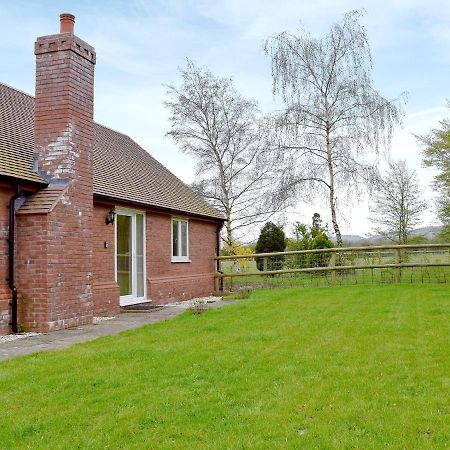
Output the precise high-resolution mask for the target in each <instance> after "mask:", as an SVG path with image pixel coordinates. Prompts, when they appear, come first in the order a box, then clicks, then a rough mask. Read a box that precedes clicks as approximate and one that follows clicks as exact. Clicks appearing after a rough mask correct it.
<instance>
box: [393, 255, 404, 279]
mask: <svg viewBox="0 0 450 450" xmlns="http://www.w3.org/2000/svg"><path fill="white" fill-rule="evenodd" d="M394 252H395V264H400V263H401V262H402V256H401V253H400V252H401V250H400V249H399V248H396V249H395V250H394ZM394 276H395V282H396V283H400V279H401V276H402V269H401V268H400V267H398V268H396V269H394Z"/></svg>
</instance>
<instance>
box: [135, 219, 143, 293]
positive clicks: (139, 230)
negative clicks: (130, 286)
mask: <svg viewBox="0 0 450 450" xmlns="http://www.w3.org/2000/svg"><path fill="white" fill-rule="evenodd" d="M144 238H145V237H144V216H143V215H142V214H136V296H137V297H143V296H144V283H145V280H144Z"/></svg>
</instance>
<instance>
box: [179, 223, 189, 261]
mask: <svg viewBox="0 0 450 450" xmlns="http://www.w3.org/2000/svg"><path fill="white" fill-rule="evenodd" d="M180 225H181V256H187V238H188V236H187V222H184V221H183V222H180Z"/></svg>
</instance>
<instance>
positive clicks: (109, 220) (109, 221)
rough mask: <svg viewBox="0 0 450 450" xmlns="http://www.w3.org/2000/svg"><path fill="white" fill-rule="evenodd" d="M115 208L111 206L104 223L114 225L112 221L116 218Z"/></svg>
mask: <svg viewBox="0 0 450 450" xmlns="http://www.w3.org/2000/svg"><path fill="white" fill-rule="evenodd" d="M116 215H117V212H116V209H115V208H112V209H111V211H109V213H108V214H107V215H106V219H105V223H106V225H109V224H111V225H114V221H115V220H116Z"/></svg>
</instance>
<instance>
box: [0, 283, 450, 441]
mask: <svg viewBox="0 0 450 450" xmlns="http://www.w3.org/2000/svg"><path fill="white" fill-rule="evenodd" d="M449 294H450V290H449V287H448V286H447V285H426V284H423V285H404V286H403V285H389V286H353V287H333V288H319V289H282V290H262V291H255V292H253V294H252V295H251V297H250V298H249V299H247V300H242V301H241V302H239V303H236V304H234V305H230V306H226V307H224V308H221V309H217V310H210V311H208V312H207V313H205V314H204V315H200V316H194V315H191V314H190V313H185V314H184V315H182V316H179V317H178V318H175V319H173V320H170V321H167V322H162V323H158V324H155V325H150V326H145V327H143V328H140V329H137V330H133V331H127V332H124V333H121V334H120V335H118V336H115V337H108V338H102V339H98V340H96V341H93V342H90V343H85V344H80V345H76V346H74V347H72V348H69V349H66V350H62V351H57V352H53V353H47V354H36V355H31V356H28V357H24V358H20V359H16V360H12V361H7V362H3V363H0V399H1V400H0V404H1V420H0V448H2V449H13V448H30V449H75V448H82V449H116V448H127V449H128V448H129V449H143V448H176V449H192V448H205V449H228V448H230V449H237V448H246V449H254V448H280V449H281V448H282V449H284V448H292V449H299V448H306V449H313V448H339V449H341V448H358V449H374V448H377V449H378V448H393V449H394V448H398V449H448V448H449V447H450V440H449V430H450V421H449V417H450V407H449V405H450V398H449V388H450V386H449V367H450V352H449V351H448V349H449V344H450V342H449V337H450V328H449V320H448V318H449V314H450V295H449Z"/></svg>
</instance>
